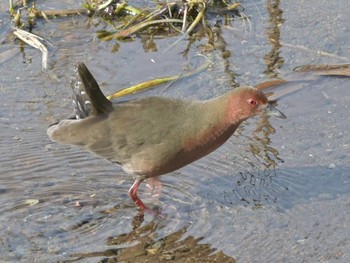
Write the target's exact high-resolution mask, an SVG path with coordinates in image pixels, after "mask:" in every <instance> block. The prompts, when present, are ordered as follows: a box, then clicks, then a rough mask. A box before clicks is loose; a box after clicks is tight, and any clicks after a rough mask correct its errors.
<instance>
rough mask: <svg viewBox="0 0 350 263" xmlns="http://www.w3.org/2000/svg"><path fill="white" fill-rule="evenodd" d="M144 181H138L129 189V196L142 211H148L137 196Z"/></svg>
mask: <svg viewBox="0 0 350 263" xmlns="http://www.w3.org/2000/svg"><path fill="white" fill-rule="evenodd" d="M143 180H144V179H136V181H135V182H134V184H133V185H132V186H131V187H130V189H129V195H130V197H131V199H132V200H133V201H134V203H135V204H136V205H137V206H138V207H139V208H140V209H141V210H147V209H148V208H147V206H145V204H144V203H143V202H142V201H141V199H140V198H139V197H138V196H137V190H138V189H139V185H140V183H141V182H142V181H143Z"/></svg>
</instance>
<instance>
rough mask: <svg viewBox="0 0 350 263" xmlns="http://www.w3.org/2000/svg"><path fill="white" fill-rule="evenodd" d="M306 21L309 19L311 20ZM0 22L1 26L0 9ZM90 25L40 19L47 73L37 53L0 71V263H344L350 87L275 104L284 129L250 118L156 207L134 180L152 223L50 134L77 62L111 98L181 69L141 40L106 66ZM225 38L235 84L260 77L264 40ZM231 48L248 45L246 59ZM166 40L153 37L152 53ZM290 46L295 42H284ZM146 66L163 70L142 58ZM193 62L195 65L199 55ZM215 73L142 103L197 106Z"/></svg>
mask: <svg viewBox="0 0 350 263" xmlns="http://www.w3.org/2000/svg"><path fill="white" fill-rule="evenodd" d="M299 4H300V5H301V3H299ZM323 4H324V5H325V4H326V3H323ZM344 4H346V3H345V2H344ZM2 5H3V4H2ZM46 5H47V3H46ZM317 6H320V4H317ZM321 6H322V5H321ZM246 7H247V9H246V11H245V12H247V13H248V12H251V19H252V22H253V30H256V31H258V30H263V29H262V28H260V27H261V26H262V24H264V23H262V24H261V25H260V24H259V23H258V22H259V21H260V22H261V21H264V18H263V17H260V15H259V13H257V9H258V10H260V13H262V14H261V15H262V16H265V15H266V11H265V9H264V4H263V3H258V4H256V5H255V4H254V5H253V4H252V3H247V4H246ZM2 10H5V8H3V9H2ZM320 10H321V11H322V10H323V8H322V9H320ZM330 10H332V11H334V12H335V14H333V15H331V14H329V17H331V18H332V19H334V21H336V22H334V23H340V24H342V23H344V24H342V27H341V28H344V27H346V26H347V25H348V24H349V23H346V21H345V20H346V19H345V18H343V19H340V20H336V18H337V14H338V13H339V14H340V16H345V14H344V12H342V11H341V10H335V9H334V8H333V9H332V8H331V7H329V9H328V11H327V12H330ZM293 16H297V15H296V13H289V12H287V11H285V17H286V18H288V19H289V20H287V21H286V22H285V30H286V31H288V30H289V31H291V33H290V35H293V36H294V37H296V38H298V37H301V36H300V34H299V33H298V34H296V32H294V31H293V30H295V29H293V27H292V26H295V24H288V21H294V17H293ZM305 17H309V19H311V20H312V17H313V16H312V15H311V14H308V15H307V16H305ZM305 17H304V19H306V18H305ZM331 18H329V19H331ZM1 19H2V21H7V19H8V17H6V16H5V15H4V13H2V14H1ZM332 21H333V20H332ZM88 23H89V20H88V19H86V18H85V17H80V18H74V19H73V18H69V19H60V20H59V21H58V22H56V21H55V20H53V23H44V22H40V23H39V25H38V32H40V33H41V34H42V35H44V36H45V35H46V34H48V32H51V34H53V33H52V32H56V31H57V30H58V31H57V32H56V33H55V34H54V35H53V36H52V37H51V40H50V41H51V42H53V43H54V46H55V47H54V48H52V50H51V54H52V56H51V57H50V60H49V63H50V69H49V70H48V71H46V72H42V71H41V64H40V63H41V59H40V57H39V55H38V52H37V51H36V50H33V49H31V48H28V47H26V48H25V54H24V55H25V56H24V57H23V56H22V54H20V53H18V54H17V55H15V56H14V57H13V58H12V59H10V60H8V61H7V62H5V63H2V64H1V65H0V67H1V72H4V73H3V74H1V77H0V80H1V82H0V88H1V97H0V103H1V112H0V149H1V155H0V163H1V166H0V198H1V203H0V232H1V235H0V244H1V245H0V254H1V255H2V260H4V261H12V262H18V261H23V262H57V261H59V260H61V261H63V262H103V260H104V259H106V258H109V259H110V260H112V259H113V260H115V262H117V260H119V261H122V260H130V262H156V261H157V260H173V261H177V262H183V261H184V260H185V259H192V261H194V260H196V259H197V260H198V261H199V262H200V261H201V260H207V261H208V262H211V261H214V260H215V259H216V260H217V262H234V260H236V261H237V262H349V261H350V254H349V251H350V249H349V248H350V240H349V236H350V233H349V229H348V225H349V224H350V219H349V218H350V207H349V190H350V176H349V167H350V163H349V160H350V156H349V147H350V136H349V123H350V122H349V121H350V109H349V105H350V103H349V102H350V89H349V79H347V78H322V79H320V80H317V81H316V82H314V83H311V84H309V85H305V87H304V88H303V89H302V90H300V91H298V92H295V93H293V94H290V95H288V96H286V97H283V98H282V99H281V100H279V101H278V103H279V106H278V108H279V109H281V110H282V111H283V112H284V113H285V114H286V115H287V116H288V119H287V120H280V119H276V118H272V117H271V118H263V117H256V118H254V119H252V120H249V121H248V122H246V123H245V124H244V125H243V126H242V127H241V128H240V129H239V130H238V131H237V133H236V135H235V136H233V137H232V138H231V139H230V140H229V141H228V142H227V143H226V144H225V145H224V146H223V147H221V148H220V149H219V150H218V151H216V152H215V153H213V154H211V155H209V156H208V157H206V158H204V159H202V160H200V161H198V162H196V163H194V164H192V165H189V166H187V167H185V168H183V169H181V170H179V171H176V172H173V173H171V174H169V175H165V176H162V177H161V178H160V180H161V181H162V182H163V189H162V194H161V196H160V199H159V200H157V199H155V198H152V196H151V195H150V193H149V191H148V190H147V188H146V187H145V184H142V186H141V188H140V192H139V195H140V197H141V198H142V199H143V200H144V201H145V202H146V203H147V204H149V205H152V204H154V205H157V206H158V207H159V208H160V214H159V215H158V216H154V215H152V214H147V213H146V214H145V215H144V217H142V216H141V215H140V214H139V213H138V211H137V209H136V208H135V206H134V204H133V203H132V201H131V199H130V198H129V196H128V194H127V192H128V189H129V187H130V186H131V185H132V183H133V178H131V177H129V176H127V175H126V174H124V172H123V171H122V170H121V168H120V167H118V166H116V165H114V164H111V163H109V162H107V161H105V160H101V159H99V158H97V157H95V156H94V155H92V154H90V153H88V152H85V151H83V150H81V149H79V148H74V147H71V146H64V145H58V144H55V143H52V142H51V141H50V140H49V139H48V137H47V135H46V129H47V127H48V126H49V125H50V123H53V122H55V121H56V120H57V119H60V118H65V117H66V116H68V115H69V114H70V113H71V112H72V105H71V90H70V86H69V83H70V80H71V77H72V76H73V66H74V64H75V63H76V62H77V61H85V62H86V63H87V64H88V66H89V67H90V68H91V71H92V73H93V74H94V75H95V76H96V79H97V80H98V81H99V82H100V83H102V85H101V86H102V88H104V90H105V92H109V93H111V92H113V91H115V90H116V89H118V88H121V87H126V86H128V85H131V84H135V83H137V82H140V81H144V80H147V79H150V78H154V77H159V76H163V75H166V76H167V75H171V74H177V73H179V72H181V70H182V67H181V66H179V65H181V63H185V61H186V60H185V59H184V58H183V57H181V56H179V55H178V52H179V51H180V50H181V48H182V47H183V46H180V47H178V48H177V49H179V50H176V48H175V50H173V51H171V52H172V53H171V54H169V55H167V56H164V55H163V56H159V57H157V55H158V53H159V52H158V53H143V50H142V48H141V47H140V41H138V40H136V41H135V42H130V43H125V44H123V45H122V46H121V49H120V50H119V52H118V53H116V54H113V57H112V56H111V53H110V50H111V47H112V46H113V43H109V42H107V43H101V42H99V41H98V40H96V39H94V30H95V28H94V27H87V24H88ZM293 23H294V22H293ZM305 23H307V22H305ZM290 27H292V28H290ZM310 28H312V26H310ZM310 28H308V29H307V30H310ZM302 30H306V29H305V28H302ZM317 30H318V29H317ZM8 31H9V28H7V29H6V28H5V29H3V31H1V32H2V34H3V35H2V41H3V42H4V45H3V46H2V47H3V48H4V49H6V48H13V47H14V46H15V47H17V46H18V42H17V41H13V40H11V38H7V37H6V36H8ZM56 34H57V35H56ZM259 34H264V32H263V31H261V32H260V33H259ZM224 35H225V36H226V40H227V41H228V42H229V43H228V46H227V48H228V49H229V50H231V51H232V53H233V55H232V58H231V63H232V66H231V67H232V68H235V67H236V69H237V71H238V72H239V73H240V74H241V75H240V76H238V77H237V79H238V81H239V82H240V81H241V82H242V83H244V84H254V83H256V82H258V81H260V80H261V81H263V80H264V76H263V74H262V73H259V74H258V75H256V73H254V72H255V71H256V72H262V69H261V67H263V65H261V64H259V63H258V62H257V61H260V59H261V58H260V57H259V54H260V53H261V51H262V50H261V49H260V48H257V46H260V45H261V46H262V47H264V48H266V47H268V44H267V43H266V42H263V43H261V41H262V38H261V37H258V34H255V32H248V31H247V27H246V26H244V25H243V24H242V23H238V24H237V26H236V27H234V28H233V29H232V28H231V29H230V28H228V29H226V30H224ZM332 36H333V38H334V39H339V40H341V39H342V38H343V33H342V31H336V30H334V31H333V34H332ZM320 38H322V36H320ZM4 39H5V40H4ZM235 39H236V40H235ZM237 39H245V40H244V41H246V42H245V43H246V44H245V45H244V46H241V49H240V48H239V47H240V45H238V44H237V43H238V42H237ZM302 39H303V38H301V39H299V42H301V41H302ZM234 40H235V41H234ZM304 40H305V38H304ZM167 41H168V40H159V41H158V42H157V44H158V49H159V50H161V49H162V48H163V47H162V45H164V46H165V45H166V44H167ZM284 41H286V42H287V41H291V40H290V39H289V38H288V37H287V36H286V37H285V39H284ZM329 41H330V45H331V47H330V50H329V52H333V49H334V48H335V47H333V45H335V44H334V42H336V40H332V39H329ZM332 41H333V42H332ZM231 42H232V43H231ZM326 42H327V41H326ZM240 43H243V42H241V41H240ZM302 44H303V45H309V46H313V45H315V46H317V45H320V41H318V39H313V38H310V39H309V38H308V39H307V41H306V43H302ZM342 47H343V48H342V49H339V50H338V53H339V56H340V55H341V56H342V57H346V56H348V57H349V44H347V45H346V44H344V45H342ZM254 48H255V50H254ZM264 48H262V49H264ZM319 48H321V47H319ZM322 48H323V49H324V48H325V47H322ZM2 51H3V50H2ZM240 51H241V52H240ZM250 52H252V53H250ZM283 52H285V53H286V54H288V56H287V55H286V56H285V60H286V61H287V62H286V67H285V70H286V71H288V70H290V69H289V68H293V67H294V66H297V65H299V64H310V63H311V62H315V61H316V62H315V63H339V62H344V61H338V60H337V59H334V58H332V59H330V58H328V57H321V58H318V59H316V58H315V57H314V56H312V55H310V54H309V53H306V54H307V56H310V58H309V59H308V58H305V53H302V51H300V50H299V49H292V51H291V49H287V48H286V49H283ZM291 52H292V53H293V52H294V53H293V55H289V53H291ZM253 54H255V56H252V55H253ZM192 55H194V54H192ZM153 57H157V63H152V62H150V58H153ZM169 57H171V59H168V58H169ZM256 57H258V60H255V59H256ZM29 58H32V62H29V60H28V59H29ZM237 61H241V62H237ZM22 62H25V63H22ZM192 62H193V63H194V66H198V65H200V63H201V58H197V57H195V58H193V60H192ZM238 63H242V65H237V64H238ZM252 63H253V64H252ZM254 63H255V64H256V65H254ZM260 63H261V62H260ZM233 64H234V65H235V66H233ZM221 67H222V65H221V64H220V63H219V62H217V63H216V64H215V66H213V67H212V69H211V70H210V71H208V72H206V74H204V75H203V74H202V75H199V76H198V77H193V78H191V79H189V80H184V81H179V82H176V83H175V84H173V85H172V86H171V87H168V88H165V87H161V88H160V89H158V90H155V91H151V92H147V93H146V94H147V95H148V94H164V95H169V96H177V97H186V98H200V99H204V98H209V97H211V96H215V95H218V94H221V93H222V92H223V91H225V90H227V89H228V88H229V87H225V86H222V85H218V83H222V82H225V81H227V79H225V77H223V79H224V80H222V79H220V78H221V76H222V74H223V72H222V68H221ZM131 69H132V70H131ZM247 69H248V70H247ZM259 70H260V71H259ZM249 71H250V73H249ZM131 72H132V74H131ZM197 81H198V82H197ZM249 81H252V82H250V83H249ZM215 83H216V84H215ZM282 88H283V87H282ZM213 252H220V253H219V254H215V253H213Z"/></svg>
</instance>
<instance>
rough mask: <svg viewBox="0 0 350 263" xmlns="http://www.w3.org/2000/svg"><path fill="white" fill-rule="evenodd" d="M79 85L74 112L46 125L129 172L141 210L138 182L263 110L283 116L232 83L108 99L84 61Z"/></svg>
mask: <svg viewBox="0 0 350 263" xmlns="http://www.w3.org/2000/svg"><path fill="white" fill-rule="evenodd" d="M77 75H78V77H79V78H80V80H81V81H80V82H78V84H80V86H81V88H80V90H79V91H78V92H75V99H74V104H75V113H76V114H75V117H72V118H69V119H63V120H61V121H59V122H57V123H55V124H53V125H51V126H50V127H49V128H48V130H47V134H48V136H49V138H50V139H51V140H52V141H54V142H58V143H62V144H70V145H76V146H80V147H83V148H85V149H86V150H88V151H90V152H92V153H94V154H96V155H98V156H100V157H102V158H104V159H107V160H109V161H110V162H112V163H115V164H118V165H120V166H121V168H122V169H123V170H124V171H125V172H126V173H127V174H130V175H132V176H134V177H135V178H136V179H135V182H134V184H133V185H132V186H131V188H130V189H129V195H130V197H131V199H132V200H133V202H134V203H135V205H136V206H137V207H138V208H139V209H140V210H141V211H143V210H147V209H149V208H148V207H147V206H146V205H145V204H144V203H143V202H142V200H141V199H140V198H139V197H138V195H137V191H138V188H139V185H140V184H141V182H143V181H144V180H145V179H148V178H154V177H157V176H160V175H163V174H167V173H171V172H173V171H175V170H178V169H180V168H182V167H184V166H186V165H188V164H190V163H192V162H194V161H196V160H198V159H200V158H202V157H204V156H206V155H208V154H209V153H211V152H213V151H214V150H216V149H217V148H219V147H220V146H221V145H222V144H224V143H225V142H226V141H227V140H228V139H229V138H230V137H231V135H232V134H233V133H234V132H235V130H236V129H237V127H238V126H239V125H240V124H241V123H242V122H243V121H245V120H247V119H248V118H250V117H253V116H255V115H258V114H262V113H266V114H269V115H275V116H277V117H280V118H283V119H285V118H286V116H285V115H284V114H283V113H282V112H281V111H279V110H277V109H276V108H275V107H273V106H272V105H271V103H269V102H268V99H267V97H266V96H265V94H264V93H263V92H262V91H261V90H259V89H257V88H255V87H253V86H242V87H237V88H232V89H231V90H230V91H228V92H227V93H225V94H223V95H220V96H218V97H215V98H211V99H208V100H202V101H201V100H197V101H191V100H186V99H175V98H168V97H161V96H152V97H143V98H137V99H130V100H128V101H123V102H112V101H111V100H108V99H107V98H106V97H105V95H104V94H103V93H102V91H101V89H100V87H99V85H98V83H97V81H96V80H95V78H94V77H93V76H92V74H91V73H90V71H89V70H88V68H87V67H86V65H85V64H84V63H82V62H80V63H78V65H77Z"/></svg>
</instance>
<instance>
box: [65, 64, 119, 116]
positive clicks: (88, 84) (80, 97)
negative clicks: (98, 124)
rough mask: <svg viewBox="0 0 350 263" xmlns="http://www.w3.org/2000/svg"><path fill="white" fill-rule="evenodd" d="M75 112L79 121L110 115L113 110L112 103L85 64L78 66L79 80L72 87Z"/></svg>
mask: <svg viewBox="0 0 350 263" xmlns="http://www.w3.org/2000/svg"><path fill="white" fill-rule="evenodd" d="M72 88H73V91H74V99H73V104H74V111H75V115H76V118H77V119H84V118H86V117H87V116H90V115H98V114H104V113H108V112H110V111H111V110H113V107H112V102H111V101H110V100H108V99H107V98H106V97H105V96H104V95H103V93H102V91H101V89H100V87H99V86H98V84H97V82H96V80H95V78H94V77H93V76H92V74H91V73H90V71H89V70H88V69H87V67H86V66H85V64H84V63H79V64H78V66H77V78H76V81H75V82H74V83H73V85H72Z"/></svg>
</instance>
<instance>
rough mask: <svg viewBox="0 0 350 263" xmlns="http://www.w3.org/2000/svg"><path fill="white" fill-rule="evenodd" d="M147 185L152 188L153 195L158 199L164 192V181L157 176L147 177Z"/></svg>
mask: <svg viewBox="0 0 350 263" xmlns="http://www.w3.org/2000/svg"><path fill="white" fill-rule="evenodd" d="M146 186H147V188H148V189H149V190H150V192H151V195H152V197H153V198H155V199H157V200H158V199H159V197H160V194H161V193H162V188H163V186H162V182H161V181H159V180H158V179H157V177H151V178H148V179H147V184H146Z"/></svg>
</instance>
